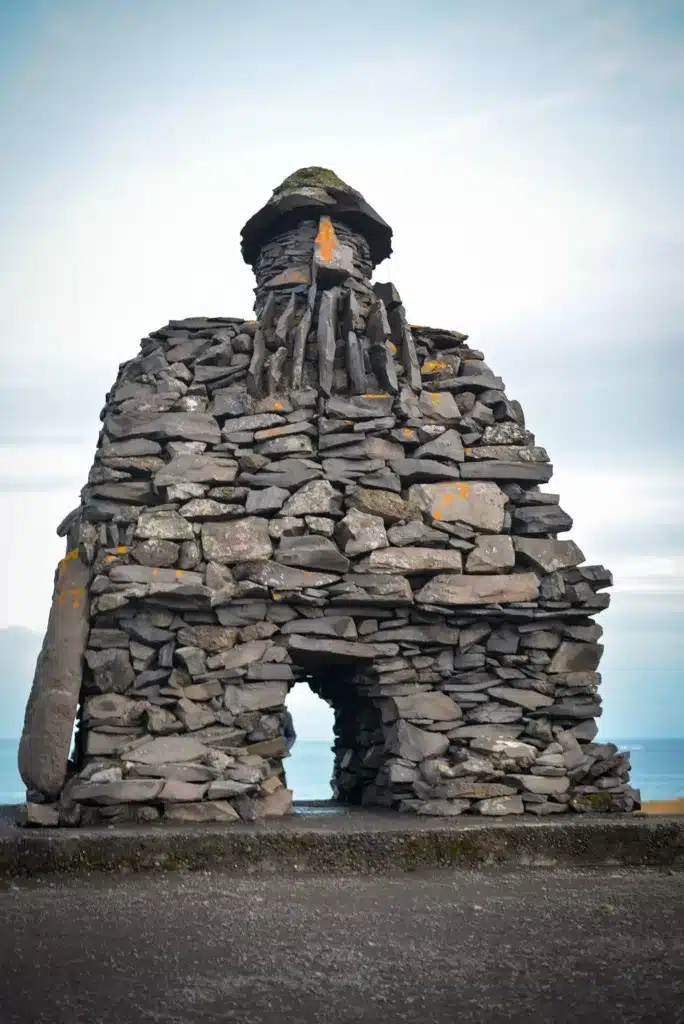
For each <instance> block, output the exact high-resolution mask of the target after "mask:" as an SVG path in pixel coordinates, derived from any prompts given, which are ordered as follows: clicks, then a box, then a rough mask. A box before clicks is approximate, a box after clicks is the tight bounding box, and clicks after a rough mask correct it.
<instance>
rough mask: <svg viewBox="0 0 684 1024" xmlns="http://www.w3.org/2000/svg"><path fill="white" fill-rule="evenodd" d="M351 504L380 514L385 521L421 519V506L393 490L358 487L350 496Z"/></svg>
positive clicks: (368, 511) (364, 510)
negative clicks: (405, 499) (406, 499)
mask: <svg viewBox="0 0 684 1024" xmlns="http://www.w3.org/2000/svg"><path fill="white" fill-rule="evenodd" d="M349 500H350V504H351V505H352V506H353V507H354V508H357V509H358V510H359V511H360V512H366V513H367V514H368V515H372V516H380V518H381V519H382V520H383V521H384V522H385V523H400V522H404V521H405V520H409V519H421V518H422V516H421V511H420V507H419V506H418V505H417V504H416V503H415V502H413V501H404V499H403V498H401V497H400V496H399V495H398V494H393V493H392V492H391V491H381V490H369V489H368V488H366V487H356V488H354V491H353V493H352V494H351V496H350V499H349Z"/></svg>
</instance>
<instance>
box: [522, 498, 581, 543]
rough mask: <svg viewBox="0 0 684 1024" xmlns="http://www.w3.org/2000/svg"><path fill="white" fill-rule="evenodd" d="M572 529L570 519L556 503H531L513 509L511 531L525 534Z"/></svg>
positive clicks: (559, 531)
mask: <svg viewBox="0 0 684 1024" xmlns="http://www.w3.org/2000/svg"><path fill="white" fill-rule="evenodd" d="M570 529H572V519H571V518H570V516H569V515H568V514H567V512H564V511H563V510H562V508H560V507H559V506H558V505H532V506H527V505H526V506H524V507H522V508H516V509H514V511H513V532H514V533H519V534H524V535H526V536H535V535H538V534H545V533H564V532H565V531H566V530H570Z"/></svg>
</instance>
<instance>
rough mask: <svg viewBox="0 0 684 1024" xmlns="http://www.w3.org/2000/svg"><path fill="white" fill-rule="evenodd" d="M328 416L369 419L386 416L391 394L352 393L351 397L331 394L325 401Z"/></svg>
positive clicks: (390, 408)
mask: <svg viewBox="0 0 684 1024" xmlns="http://www.w3.org/2000/svg"><path fill="white" fill-rule="evenodd" d="M326 409H327V412H328V416H335V417H337V418H338V419H342V420H369V419H373V418H377V417H380V416H388V415H389V414H390V412H391V411H392V396H391V395H354V396H352V397H351V398H340V397H338V396H336V395H335V396H333V397H332V398H329V399H328V401H327V402H326Z"/></svg>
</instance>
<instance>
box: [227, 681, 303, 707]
mask: <svg viewBox="0 0 684 1024" xmlns="http://www.w3.org/2000/svg"><path fill="white" fill-rule="evenodd" d="M286 696H287V682H280V681H278V680H274V681H272V682H254V683H245V684H243V685H242V686H232V685H229V686H226V690H225V696H224V698H223V703H224V705H225V707H226V709H227V710H228V711H230V712H231V713H232V714H234V715H240V714H242V713H243V712H245V711H263V710H265V709H266V708H278V707H280V706H281V705H282V704H283V703H284V702H285V698H286Z"/></svg>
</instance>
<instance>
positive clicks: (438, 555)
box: [357, 547, 463, 574]
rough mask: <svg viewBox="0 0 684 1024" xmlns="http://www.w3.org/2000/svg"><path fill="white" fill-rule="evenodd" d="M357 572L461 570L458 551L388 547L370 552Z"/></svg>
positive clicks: (457, 571) (458, 571)
mask: <svg viewBox="0 0 684 1024" xmlns="http://www.w3.org/2000/svg"><path fill="white" fill-rule="evenodd" d="M357 568H358V570H359V572H382V573H404V574H406V573H409V574H410V573H428V572H455V573H460V572H462V570H463V561H462V558H461V552H460V551H453V550H451V549H449V548H418V547H408V548H399V547H390V548H381V549H379V550H377V551H371V553H370V555H369V556H368V558H364V559H363V561H362V562H359V564H358V566H357Z"/></svg>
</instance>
